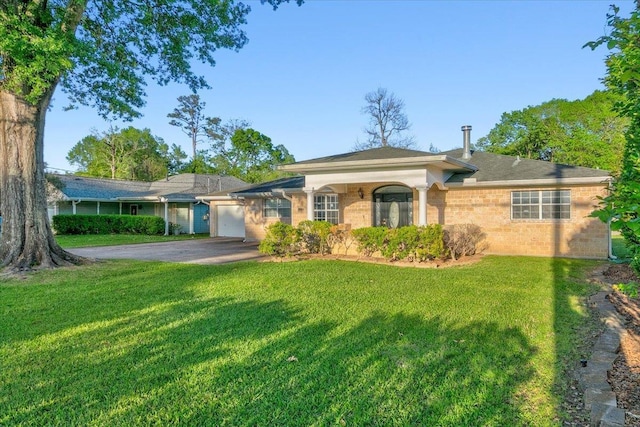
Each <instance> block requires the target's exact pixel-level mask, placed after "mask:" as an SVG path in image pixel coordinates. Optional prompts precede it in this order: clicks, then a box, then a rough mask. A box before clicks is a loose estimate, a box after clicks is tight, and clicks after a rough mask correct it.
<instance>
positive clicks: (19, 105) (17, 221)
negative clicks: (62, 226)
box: [0, 89, 84, 272]
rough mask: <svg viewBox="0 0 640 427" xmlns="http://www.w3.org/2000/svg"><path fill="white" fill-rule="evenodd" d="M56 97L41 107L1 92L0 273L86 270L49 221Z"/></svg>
mask: <svg viewBox="0 0 640 427" xmlns="http://www.w3.org/2000/svg"><path fill="white" fill-rule="evenodd" d="M52 93H53V89H52V90H51V92H50V93H49V94H48V95H47V96H45V97H44V99H42V100H41V101H40V102H39V103H38V104H37V105H33V104H30V103H28V102H27V101H25V100H24V99H22V98H20V97H18V96H16V95H15V94H13V93H10V92H6V91H2V90H0V215H2V221H3V222H2V232H1V233H0V269H1V268H3V267H4V268H5V270H8V271H9V272H19V271H26V270H32V269H36V268H54V267H60V266H66V265H74V264H80V263H82V262H83V261H84V259H83V258H80V257H76V256H74V255H72V254H70V253H68V252H66V251H64V250H63V249H62V248H61V247H60V246H59V245H58V243H57V242H56V241H55V239H54V237H53V233H52V231H51V226H50V224H49V218H48V215H47V197H46V180H45V176H44V123H45V114H46V112H47V108H48V106H49V101H50V99H51V94H52Z"/></svg>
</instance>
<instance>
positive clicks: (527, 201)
mask: <svg viewBox="0 0 640 427" xmlns="http://www.w3.org/2000/svg"><path fill="white" fill-rule="evenodd" d="M569 218H571V191H570V190H540V191H538V190H537V191H513V192H511V219H569Z"/></svg>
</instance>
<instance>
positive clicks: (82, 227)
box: [53, 215, 165, 235]
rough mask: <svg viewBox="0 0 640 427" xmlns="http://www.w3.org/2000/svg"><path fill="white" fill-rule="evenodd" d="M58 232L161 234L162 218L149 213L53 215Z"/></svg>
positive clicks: (163, 226)
mask: <svg viewBox="0 0 640 427" xmlns="http://www.w3.org/2000/svg"><path fill="white" fill-rule="evenodd" d="M53 228H54V229H55V230H56V232H57V233H58V234H148V235H154V234H163V233H164V229H165V223H164V219H162V218H160V217H158V216H151V215H135V216H134V215H55V216H54V217H53Z"/></svg>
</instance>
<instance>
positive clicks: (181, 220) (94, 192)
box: [48, 173, 246, 233]
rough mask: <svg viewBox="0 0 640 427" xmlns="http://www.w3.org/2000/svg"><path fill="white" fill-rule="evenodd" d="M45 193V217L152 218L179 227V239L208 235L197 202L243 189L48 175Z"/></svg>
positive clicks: (186, 179)
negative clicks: (63, 215) (184, 235)
mask: <svg viewBox="0 0 640 427" xmlns="http://www.w3.org/2000/svg"><path fill="white" fill-rule="evenodd" d="M48 180H49V187H48V212H49V217H50V219H51V217H53V215H58V214H85V215H100V214H115V215H155V216H159V217H161V218H164V219H165V220H166V232H167V233H168V232H169V222H172V223H175V224H180V226H181V229H182V232H183V233H207V232H209V228H210V227H209V207H208V206H207V205H206V203H205V202H203V201H202V200H198V199H196V196H199V195H204V194H209V193H211V192H213V191H221V190H227V191H229V190H232V189H236V188H240V187H243V186H246V183H245V182H244V181H242V180H240V179H237V178H234V177H229V176H219V175H199V174H190V173H187V174H180V175H174V176H170V177H168V178H166V179H162V180H158V181H153V182H142V181H123V180H115V179H102V178H88V177H83V176H77V175H51V176H50V177H49V178H48Z"/></svg>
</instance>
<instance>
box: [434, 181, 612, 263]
mask: <svg viewBox="0 0 640 427" xmlns="http://www.w3.org/2000/svg"><path fill="white" fill-rule="evenodd" d="M538 189H568V190H571V218H570V219H566V220H512V219H511V192H512V191H519V190H538ZM604 193H605V188H604V187H603V186H601V185H591V186H559V187H538V188H522V189H513V188H478V189H455V188H451V189H449V190H448V191H440V190H437V189H431V190H429V192H428V195H427V206H428V208H427V222H428V223H430V224H431V223H436V222H437V223H440V224H443V225H451V224H463V223H473V224H477V225H479V226H480V227H482V230H483V231H484V233H485V234H486V236H487V237H486V242H487V243H488V249H487V251H486V252H487V253H495V254H502V255H536V256H569V257H578V258H607V257H608V255H609V229H608V226H607V225H606V224H604V223H602V222H601V221H599V220H598V219H596V218H590V217H589V214H590V213H591V212H592V211H593V210H594V208H595V207H596V205H597V203H598V201H597V199H596V196H598V195H600V196H602V195H604Z"/></svg>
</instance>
